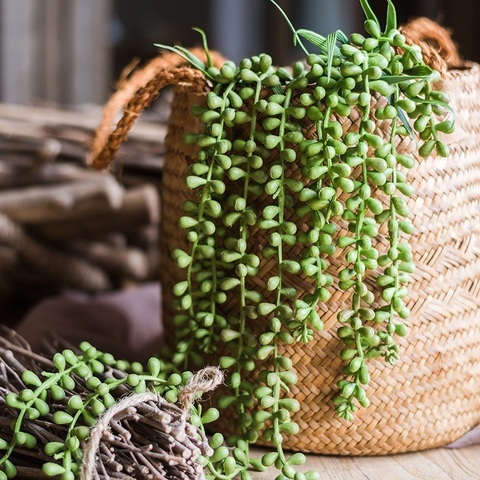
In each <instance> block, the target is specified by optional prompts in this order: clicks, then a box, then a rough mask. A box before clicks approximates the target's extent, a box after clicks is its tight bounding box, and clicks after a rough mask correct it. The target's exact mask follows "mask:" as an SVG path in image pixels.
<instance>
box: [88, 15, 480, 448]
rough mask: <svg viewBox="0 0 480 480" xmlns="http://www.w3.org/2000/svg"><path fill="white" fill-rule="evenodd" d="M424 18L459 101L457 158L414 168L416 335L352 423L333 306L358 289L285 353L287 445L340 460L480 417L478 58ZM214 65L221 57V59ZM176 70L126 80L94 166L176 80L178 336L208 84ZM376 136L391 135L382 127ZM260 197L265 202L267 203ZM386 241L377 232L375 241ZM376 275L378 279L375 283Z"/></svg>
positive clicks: (168, 209)
mask: <svg viewBox="0 0 480 480" xmlns="http://www.w3.org/2000/svg"><path fill="white" fill-rule="evenodd" d="M422 21H423V22H425V23H423V24H422V23H421V22H422ZM422 21H420V23H417V24H414V25H412V26H411V27H409V28H410V29H409V28H406V29H405V34H408V36H409V38H411V39H412V40H414V41H415V43H420V41H422V40H429V41H430V42H432V41H433V43H434V44H435V46H436V51H440V52H441V53H442V55H443V57H444V58H446V59H447V61H448V62H447V63H449V64H450V65H454V66H456V68H450V69H448V70H447V69H446V68H445V65H446V64H445V62H443V61H442V62H440V64H437V65H434V66H435V67H437V68H440V69H442V70H443V73H444V75H443V80H442V84H441V89H442V90H444V91H445V92H446V93H448V94H449V96H450V97H451V105H452V107H453V109H454V111H455V112H456V132H455V133H454V134H453V135H450V136H448V138H446V139H445V140H446V141H447V142H448V143H449V145H450V148H451V156H450V158H447V159H445V158H439V157H436V156H432V157H430V158H427V159H418V162H417V165H416V166H415V167H414V168H413V169H412V170H411V172H410V182H411V183H412V185H413V187H414V189H415V192H416V193H415V195H414V196H413V197H412V198H411V199H410V200H409V206H410V209H411V212H412V221H413V223H414V225H415V227H416V233H414V234H413V237H412V245H413V247H414V260H415V263H416V267H417V269H416V272H415V274H414V275H413V276H412V278H413V279H412V282H411V284H410V285H409V289H410V296H409V303H408V305H407V306H408V307H409V308H410V309H411V311H412V315H411V317H410V319H409V320H408V324H409V326H410V334H409V336H408V337H407V338H406V339H400V348H401V356H400V360H399V362H398V363H397V365H396V366H395V367H391V366H389V365H387V364H385V362H383V361H373V362H372V369H371V372H372V381H371V383H370V385H369V389H368V394H369V398H370V400H371V405H370V407H368V408H366V409H361V410H360V411H359V412H358V413H357V416H356V418H355V420H354V421H353V422H347V421H344V420H341V419H339V418H337V417H336V416H335V411H334V408H333V406H332V402H331V400H332V397H333V396H334V394H335V393H336V381H337V380H338V378H339V376H340V372H341V360H340V359H339V351H340V350H341V345H340V340H339V339H338V338H337V336H336V329H337V328H338V324H337V321H336V313H337V312H338V310H339V309H341V308H346V305H347V303H346V302H347V301H348V298H349V296H350V294H349V293H345V292H342V291H340V290H339V291H335V292H334V293H333V295H332V297H331V299H330V300H329V301H328V302H327V304H326V305H323V306H322V307H321V310H322V318H323V320H324V323H325V329H324V330H323V331H322V332H320V333H319V334H317V336H316V338H315V339H314V340H313V341H312V342H310V343H309V344H308V345H303V344H301V345H293V346H287V347H285V349H286V351H285V352H284V354H285V355H288V356H289V357H290V358H292V360H293V363H294V365H295V368H296V370H297V374H298V377H299V382H298V384H297V386H296V387H295V390H294V391H293V392H292V394H293V395H294V396H295V397H296V398H297V399H298V400H299V401H300V404H301V411H300V412H298V413H297V414H295V416H294V420H295V421H296V422H298V424H299V425H300V432H301V433H300V434H298V435H296V436H291V437H288V438H287V439H286V443H285V446H286V447H287V448H290V449H293V450H300V451H305V452H317V453H325V454H341V455H343V454H349V455H366V454H369V455H372V454H386V453H397V452H406V451H415V450H422V449H427V448H432V447H437V446H442V445H446V444H448V443H450V442H452V441H454V440H456V439H458V438H459V437H461V436H462V435H463V434H465V433H466V432H467V431H469V430H470V429H471V428H473V427H474V426H476V425H477V424H479V423H480V392H479V386H480V314H479V312H480V96H479V94H478V92H479V91H480V65H477V64H471V63H463V64H461V63H460V62H459V61H458V57H456V53H455V51H454V49H452V44H451V42H450V40H449V39H448V38H446V37H445V35H444V31H443V30H440V29H439V28H438V27H436V26H435V25H434V26H432V24H431V23H428V22H426V21H424V20H422ZM419 32H420V35H419ZM425 48H426V49H425V53H427V47H425ZM428 52H430V53H431V49H430V50H428ZM195 53H196V54H198V55H199V56H201V55H202V54H201V52H195ZM426 57H427V59H428V58H429V56H428V55H426ZM430 60H431V62H430V63H433V64H435V61H436V62H437V63H438V54H434V53H433V57H432V58H431V59H430ZM215 61H216V62H218V63H221V59H220V58H216V60H215ZM178 65H179V59H178V58H177V57H174V56H172V55H170V54H168V55H165V56H163V57H161V58H160V59H157V60H155V61H154V62H153V63H152V64H150V65H149V66H147V67H146V68H145V69H144V70H142V71H140V72H138V73H137V74H135V75H134V76H133V77H132V78H131V79H130V80H129V81H128V82H127V83H126V84H125V85H123V86H122V88H121V89H120V90H119V92H117V93H116V94H115V95H114V97H112V100H111V101H110V103H109V104H108V105H107V108H106V110H105V118H104V122H103V124H102V126H101V128H99V130H98V134H97V139H96V143H95V145H94V148H93V164H94V165H96V166H97V167H100V168H105V167H106V166H107V165H108V164H109V162H110V160H111V159H112V157H113V156H114V155H115V153H116V152H117V150H118V148H119V146H120V144H121V143H122V142H123V141H124V139H125V137H126V134H127V132H128V130H129V128H130V126H131V125H132V123H133V122H134V120H135V118H136V117H137V116H138V115H139V114H140V112H141V111H142V110H143V108H145V106H146V105H148V104H149V103H150V102H151V101H152V100H153V98H154V97H155V96H156V94H157V93H158V91H159V89H160V88H162V87H163V86H165V85H167V84H175V85H176V87H175V97H174V100H173V105H172V115H171V121H170V126H169V133H168V136H167V139H166V147H167V157H166V163H165V170H164V178H163V187H162V189H163V191H162V199H163V204H162V210H163V233H162V245H161V249H162V262H163V264H162V283H163V289H164V321H165V322H166V325H167V331H168V328H169V326H170V331H168V333H167V336H170V338H172V337H173V333H174V332H173V331H172V324H171V318H172V316H173V313H174V312H173V296H172V294H171V289H172V286H173V285H174V284H175V283H177V282H178V281H180V280H182V279H183V275H184V273H183V271H180V270H179V269H178V268H177V266H176V264H175V263H174V262H173V260H172V259H171V256H170V253H171V251H172V250H173V249H175V248H186V247H187V241H186V238H185V234H184V232H183V231H182V230H181V229H180V228H179V227H178V220H179V218H180V216H182V214H183V207H182V205H183V203H184V201H185V199H186V198H188V197H191V195H192V193H191V192H189V191H188V190H187V188H186V186H185V178H186V176H187V170H188V167H189V164H190V162H191V160H192V158H193V157H194V155H195V151H194V149H193V148H192V147H191V146H186V145H184V143H183V141H182V138H183V135H184V133H186V132H191V131H198V130H199V128H201V126H200V125H199V124H198V120H197V119H196V118H194V117H193V116H192V115H191V113H190V112H191V107H192V106H193V105H194V104H198V103H200V102H202V97H203V96H204V95H205V93H206V92H207V91H208V87H207V85H206V84H205V81H204V79H203V77H202V75H201V74H199V73H198V72H196V71H195V70H193V69H191V68H189V67H179V66H178ZM125 105H126V106H125ZM124 106H125V107H124ZM121 107H124V108H123V110H124V116H123V119H122V120H121V121H120V122H119V124H118V125H117V127H116V129H115V131H114V132H113V133H111V129H110V121H111V120H112V119H113V115H114V113H116V112H117V110H118V109H119V108H121ZM358 122H359V119H358V118H356V117H355V115H354V114H352V116H351V118H350V119H349V122H347V123H345V124H344V126H343V127H344V131H347V130H354V129H355V128H356V126H357V123H358ZM376 133H377V134H382V133H383V134H385V132H383V130H382V124H381V123H379V124H378V131H377V132H376ZM403 142H404V144H402V145H401V146H400V147H399V149H403V150H404V151H411V150H413V148H414V147H415V145H414V142H415V140H413V139H411V138H407V139H405V140H403ZM292 168H296V167H295V166H293V167H292ZM258 201H259V203H260V207H259V208H261V201H262V200H261V199H259V200H258ZM291 220H292V219H290V221H291ZM296 222H297V224H298V226H299V229H301V228H302V225H301V224H299V222H298V219H297V220H296ZM340 234H341V233H340ZM254 235H255V234H254ZM262 235H265V234H264V233H261V232H258V233H257V234H256V236H254V240H255V242H256V243H257V244H258V245H261V244H262V243H264V242H265V238H263V237H262ZM384 241H385V239H384V238H383V236H382V235H381V234H380V235H379V238H378V242H380V244H382V242H384ZM380 248H381V247H380ZM291 254H295V251H294V252H291ZM342 262H343V259H342V258H341V257H339V258H337V259H334V260H333V262H332V265H331V267H330V272H329V273H330V274H331V275H332V276H333V277H334V278H335V277H336V273H337V272H338V271H339V270H340V268H341V265H342ZM272 268H273V267H272ZM269 269H270V265H269V264H268V262H267V261H264V263H263V264H261V267H260V274H259V277H258V278H256V280H255V281H256V282H257V283H256V285H255V288H256V289H258V290H260V291H261V290H263V291H264V293H265V296H266V298H268V295H270V293H269V292H268V291H267V289H266V286H265V281H264V279H266V278H269V277H270V276H271V275H272V274H273V272H270V271H269ZM368 281H369V282H371V285H374V278H370V279H369V280H368ZM295 286H296V288H297V289H299V290H300V289H304V290H305V291H306V290H308V289H310V288H311V286H310V285H309V284H308V282H307V281H305V282H304V283H302V284H301V285H300V284H299V282H298V280H296V285H295ZM267 301H268V300H267ZM226 308H228V309H229V311H235V309H238V304H237V301H236V299H235V298H232V299H231V300H229V302H227V307H226ZM260 328H261V326H260ZM225 417H226V418H227V421H224V424H220V425H219V426H220V430H221V429H223V430H225V431H229V430H230V429H231V428H232V426H231V425H230V424H231V422H229V421H228V415H227V416H225Z"/></svg>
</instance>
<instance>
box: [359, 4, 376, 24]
mask: <svg viewBox="0 0 480 480" xmlns="http://www.w3.org/2000/svg"><path fill="white" fill-rule="evenodd" d="M360 5H361V6H362V10H363V12H364V13H365V18H367V20H373V21H374V22H376V23H377V25H378V26H379V27H380V22H379V21H378V18H377V16H376V15H375V13H374V11H373V10H372V7H371V6H370V4H369V3H368V0H360Z"/></svg>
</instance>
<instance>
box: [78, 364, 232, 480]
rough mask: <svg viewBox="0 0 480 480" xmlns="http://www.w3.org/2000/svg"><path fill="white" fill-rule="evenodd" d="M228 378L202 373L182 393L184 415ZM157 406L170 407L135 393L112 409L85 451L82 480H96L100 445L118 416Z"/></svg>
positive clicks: (210, 371) (152, 396) (216, 371)
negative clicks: (151, 404)
mask: <svg viewBox="0 0 480 480" xmlns="http://www.w3.org/2000/svg"><path fill="white" fill-rule="evenodd" d="M223 378H224V375H223V373H222V372H221V371H220V369H218V368H217V367H206V368H204V369H203V370H200V371H198V372H197V373H196V374H195V375H194V376H193V377H192V378H191V379H190V381H189V382H188V383H187V384H186V385H185V386H184V387H183V388H182V389H181V390H180V391H179V395H178V398H179V403H180V406H181V407H182V410H183V411H184V412H188V410H189V409H190V407H191V406H192V404H193V402H194V401H195V399H197V398H198V397H199V396H201V394H203V393H205V392H209V391H211V390H214V389H215V388H216V387H217V386H218V385H220V384H221V383H222V382H223ZM151 401H153V402H156V403H157V404H158V405H159V406H160V407H161V406H162V405H167V404H168V405H170V404H169V403H168V402H167V401H166V400H165V399H164V398H162V397H161V396H160V395H159V394H158V393H153V392H145V393H133V394H131V395H128V396H126V397H123V398H122V399H121V400H119V401H118V402H117V403H116V404H115V405H113V406H112V407H110V408H109V409H108V410H107V411H106V412H105V413H104V414H103V415H102V417H101V418H100V420H99V421H98V423H97V424H96V425H95V427H94V428H93V429H92V430H91V432H90V436H89V437H88V441H87V442H86V445H85V448H84V450H83V461H82V468H81V471H80V480H92V478H93V472H94V470H95V464H96V455H97V451H98V449H99V446H100V442H101V441H102V438H103V437H104V435H105V433H106V432H107V431H108V430H109V429H110V422H111V421H112V419H113V418H115V417H116V416H117V415H119V414H121V413H123V412H126V411H128V410H129V409H130V408H132V407H137V406H138V405H141V404H143V403H146V402H151Z"/></svg>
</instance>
